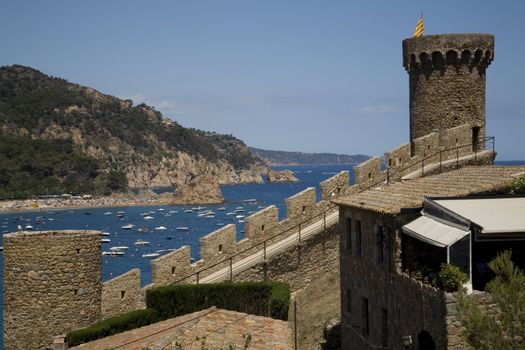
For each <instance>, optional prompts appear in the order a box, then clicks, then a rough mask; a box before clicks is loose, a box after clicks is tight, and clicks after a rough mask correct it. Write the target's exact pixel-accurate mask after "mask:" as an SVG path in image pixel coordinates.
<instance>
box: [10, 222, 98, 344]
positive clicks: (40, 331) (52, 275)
mask: <svg viewBox="0 0 525 350" xmlns="http://www.w3.org/2000/svg"><path fill="white" fill-rule="evenodd" d="M100 238H101V235H100V232H96V231H59V232H52V231H49V232H17V233H11V234H7V235H4V349H6V350H22V349H24V350H26V349H44V348H45V347H46V346H47V345H49V344H50V343H51V341H52V339H53V336H55V335H59V334H63V333H66V332H68V331H70V330H72V329H77V328H81V327H85V326H88V325H90V324H92V323H95V322H97V321H99V320H100V318H101V288H102V271H101V267H102V261H101V260H102V254H101V251H100Z"/></svg>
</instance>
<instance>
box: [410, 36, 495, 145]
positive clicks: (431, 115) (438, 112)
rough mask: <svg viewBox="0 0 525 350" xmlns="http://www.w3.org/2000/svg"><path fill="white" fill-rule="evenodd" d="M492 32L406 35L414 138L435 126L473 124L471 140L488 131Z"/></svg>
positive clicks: (437, 130) (437, 129)
mask: <svg viewBox="0 0 525 350" xmlns="http://www.w3.org/2000/svg"><path fill="white" fill-rule="evenodd" d="M493 59H494V36H492V35H489V34H443V35H428V36H420V37H415V38H410V39H405V40H403V66H404V67H405V69H406V70H407V72H408V74H409V76H410V142H411V143H412V141H413V140H414V139H415V138H418V137H421V136H424V135H427V134H429V133H431V132H440V131H442V130H445V129H448V128H452V127H456V126H460V125H464V124H470V125H471V127H472V143H473V144H474V145H475V147H476V145H477V144H478V143H479V142H481V141H482V140H483V138H484V137H485V71H486V69H487V67H488V66H489V64H490V63H491V62H492V60H493Z"/></svg>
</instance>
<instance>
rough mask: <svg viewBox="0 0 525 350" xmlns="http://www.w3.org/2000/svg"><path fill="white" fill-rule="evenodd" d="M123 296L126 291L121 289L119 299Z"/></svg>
mask: <svg viewBox="0 0 525 350" xmlns="http://www.w3.org/2000/svg"><path fill="white" fill-rule="evenodd" d="M125 296H126V291H125V290H121V291H120V299H124V297H125Z"/></svg>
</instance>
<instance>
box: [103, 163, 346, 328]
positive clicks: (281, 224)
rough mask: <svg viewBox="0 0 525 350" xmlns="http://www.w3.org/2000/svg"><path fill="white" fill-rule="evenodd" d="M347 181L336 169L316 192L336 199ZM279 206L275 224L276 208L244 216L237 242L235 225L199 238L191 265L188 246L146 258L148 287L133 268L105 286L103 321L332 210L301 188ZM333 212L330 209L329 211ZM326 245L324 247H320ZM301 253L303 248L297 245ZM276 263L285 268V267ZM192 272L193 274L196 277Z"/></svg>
mask: <svg viewBox="0 0 525 350" xmlns="http://www.w3.org/2000/svg"><path fill="white" fill-rule="evenodd" d="M348 179H349V176H348V171H342V172H340V173H339V174H337V175H335V176H333V177H331V178H329V179H327V180H325V181H323V182H322V183H321V188H322V193H324V196H326V197H330V198H334V196H336V195H337V194H336V193H339V194H346V193H348V192H349V188H350V185H349V183H348ZM332 193H334V194H332ZM285 203H286V214H287V215H286V218H284V219H283V220H280V221H279V219H278V209H277V207H275V206H273V205H272V206H269V207H267V208H264V209H262V210H260V211H258V212H256V213H253V214H251V215H250V216H248V217H246V218H245V219H244V229H245V238H244V239H242V240H240V241H237V240H236V226H235V225H228V226H225V227H222V228H220V229H218V230H216V231H214V232H212V233H210V234H208V235H206V236H204V237H202V238H201V239H200V256H201V258H200V259H199V260H198V261H196V262H192V261H191V250H190V247H188V246H183V247H181V248H179V249H177V250H176V251H173V252H170V253H169V254H166V255H163V256H161V257H159V258H157V259H154V260H152V261H151V265H152V283H151V285H148V286H146V287H143V288H140V285H139V284H138V282H137V281H138V280H139V276H140V275H139V273H140V272H139V271H137V270H132V271H130V272H128V273H126V274H124V275H121V276H118V277H116V278H114V279H111V280H109V281H107V282H105V283H104V289H103V298H102V310H103V316H104V318H106V317H110V316H113V315H117V314H119V313H124V312H128V311H132V310H137V309H141V308H144V304H145V303H144V295H145V290H146V289H147V288H151V287H158V286H163V285H168V284H171V283H175V282H179V283H194V282H196V281H197V279H198V278H202V277H205V276H207V275H209V274H211V273H213V272H215V271H217V270H219V269H221V268H224V267H226V266H228V265H229V260H228V258H229V257H231V256H234V257H233V258H232V262H235V261H237V260H240V259H242V258H244V257H246V256H249V255H251V254H252V253H254V252H256V251H259V250H261V249H262V248H263V245H262V242H263V241H267V244H271V243H274V242H277V241H279V240H281V239H283V238H285V237H287V236H289V235H291V234H293V233H295V232H297V230H298V229H299V226H298V225H299V224H301V225H303V226H302V227H304V226H305V225H307V224H308V223H309V222H313V221H317V220H321V219H323V216H324V215H323V213H324V212H325V211H326V210H329V209H330V208H333V206H332V205H331V204H330V203H329V201H328V200H325V199H322V200H321V201H319V202H316V192H315V189H314V188H307V189H306V190H304V191H302V192H299V193H298V194H296V195H293V196H291V197H288V198H287V199H286V200H285ZM333 210H336V209H335V208H333ZM333 210H332V211H333ZM309 219H310V220H309ZM322 235H324V233H323V234H322ZM315 239H317V238H311V239H310V241H311V242H313V240H315ZM328 246H329V245H326V249H328ZM303 249H305V248H304V247H303ZM292 254H294V253H292ZM310 255H311V254H310ZM312 256H313V255H312ZM319 256H321V255H319ZM312 261H313V260H312ZM277 265H282V266H285V265H286V263H285V262H283V263H282V264H277ZM204 268H208V269H207V270H206V271H201V272H199V271H200V270H202V269H204ZM332 268H333V266H332ZM278 269H279V268H277V270H278ZM197 272H199V273H198V274H197ZM122 292H124V298H121V297H122ZM126 298H127V299H126ZM125 299H126V300H125Z"/></svg>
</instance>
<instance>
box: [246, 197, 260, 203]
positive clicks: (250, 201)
mask: <svg viewBox="0 0 525 350" xmlns="http://www.w3.org/2000/svg"><path fill="white" fill-rule="evenodd" d="M243 202H245V203H253V202H257V199H255V198H250V199H245V200H243Z"/></svg>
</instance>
